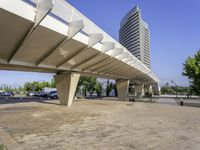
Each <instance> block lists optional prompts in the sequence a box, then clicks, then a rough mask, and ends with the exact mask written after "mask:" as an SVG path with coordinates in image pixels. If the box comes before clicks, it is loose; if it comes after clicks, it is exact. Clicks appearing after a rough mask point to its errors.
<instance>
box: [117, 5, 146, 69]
mask: <svg viewBox="0 0 200 150" xmlns="http://www.w3.org/2000/svg"><path fill="white" fill-rule="evenodd" d="M149 34H150V33H149V29H148V25H147V24H146V23H145V22H144V21H143V20H142V16H141V12H140V9H139V8H138V6H136V7H134V8H133V9H132V10H130V11H129V12H128V14H127V15H126V16H125V17H124V18H123V20H122V21H121V24H120V30H119V42H120V43H121V44H122V45H123V46H124V47H126V48H127V49H128V50H129V51H130V52H131V53H132V54H133V55H134V56H135V57H137V58H138V59H139V60H140V61H141V62H142V63H144V64H145V65H146V66H147V67H148V68H150V45H149V44H150V37H149Z"/></svg>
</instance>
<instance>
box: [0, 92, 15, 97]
mask: <svg viewBox="0 0 200 150" xmlns="http://www.w3.org/2000/svg"><path fill="white" fill-rule="evenodd" d="M1 96H5V97H11V96H14V93H13V92H12V91H9V92H2V93H1Z"/></svg>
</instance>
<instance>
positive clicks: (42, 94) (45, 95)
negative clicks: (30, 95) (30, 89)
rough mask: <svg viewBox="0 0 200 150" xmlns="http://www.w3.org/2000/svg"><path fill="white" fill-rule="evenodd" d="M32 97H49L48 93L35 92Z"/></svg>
mask: <svg viewBox="0 0 200 150" xmlns="http://www.w3.org/2000/svg"><path fill="white" fill-rule="evenodd" d="M34 96H37V97H49V93H47V92H37V93H35V95H34Z"/></svg>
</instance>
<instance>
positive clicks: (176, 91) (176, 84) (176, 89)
mask: <svg viewBox="0 0 200 150" xmlns="http://www.w3.org/2000/svg"><path fill="white" fill-rule="evenodd" d="M171 82H172V83H173V84H174V85H175V90H176V98H177V84H176V83H175V82H174V81H173V80H171Z"/></svg>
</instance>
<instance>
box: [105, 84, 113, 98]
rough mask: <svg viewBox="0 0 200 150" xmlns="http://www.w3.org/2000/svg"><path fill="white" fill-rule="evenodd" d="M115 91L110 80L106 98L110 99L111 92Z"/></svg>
mask: <svg viewBox="0 0 200 150" xmlns="http://www.w3.org/2000/svg"><path fill="white" fill-rule="evenodd" d="M112 89H113V83H112V82H109V80H108V81H107V86H106V96H107V97H109V96H110V92H111V91H112Z"/></svg>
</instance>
